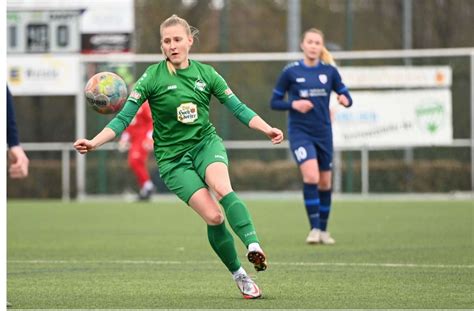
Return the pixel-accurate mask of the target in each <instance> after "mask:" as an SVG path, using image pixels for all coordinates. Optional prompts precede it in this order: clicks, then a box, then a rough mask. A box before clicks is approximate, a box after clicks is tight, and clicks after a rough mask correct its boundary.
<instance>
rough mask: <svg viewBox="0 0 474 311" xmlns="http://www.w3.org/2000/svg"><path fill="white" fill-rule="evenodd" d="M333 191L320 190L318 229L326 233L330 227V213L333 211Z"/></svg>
mask: <svg viewBox="0 0 474 311" xmlns="http://www.w3.org/2000/svg"><path fill="white" fill-rule="evenodd" d="M331 197H332V190H319V200H320V202H321V203H320V204H321V205H320V206H319V226H318V229H320V230H321V231H326V228H327V226H328V219H329V212H330V211H331Z"/></svg>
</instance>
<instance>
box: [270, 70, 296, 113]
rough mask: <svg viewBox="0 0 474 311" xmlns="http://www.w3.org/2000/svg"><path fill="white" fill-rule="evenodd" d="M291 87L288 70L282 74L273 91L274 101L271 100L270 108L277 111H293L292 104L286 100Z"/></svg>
mask: <svg viewBox="0 0 474 311" xmlns="http://www.w3.org/2000/svg"><path fill="white" fill-rule="evenodd" d="M289 87H290V79H289V77H288V70H287V69H285V70H283V72H282V73H281V75H280V77H279V78H278V80H277V83H276V85H275V88H274V89H273V95H272V99H271V100H270V106H271V107H272V109H275V110H289V109H291V103H290V102H289V101H287V100H285V99H284V98H285V94H286V93H287V91H288V88H289Z"/></svg>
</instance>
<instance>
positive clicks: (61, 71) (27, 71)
mask: <svg viewBox="0 0 474 311" xmlns="http://www.w3.org/2000/svg"><path fill="white" fill-rule="evenodd" d="M7 70H8V73H7V74H8V77H7V79H8V86H9V87H10V90H11V92H12V93H13V94H15V95H26V96H28V95H32V96H41V95H76V94H77V93H78V92H79V91H80V90H79V89H78V86H79V75H78V74H77V73H78V72H79V58H78V56H65V55H55V56H52V55H28V56H25V55H22V56H13V55H8V58H7Z"/></svg>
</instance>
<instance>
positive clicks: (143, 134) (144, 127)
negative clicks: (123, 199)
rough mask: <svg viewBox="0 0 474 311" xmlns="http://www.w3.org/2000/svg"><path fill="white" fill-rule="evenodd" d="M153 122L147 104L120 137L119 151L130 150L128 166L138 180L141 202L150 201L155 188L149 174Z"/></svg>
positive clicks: (139, 110) (144, 104)
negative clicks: (148, 165) (148, 164)
mask: <svg viewBox="0 0 474 311" xmlns="http://www.w3.org/2000/svg"><path fill="white" fill-rule="evenodd" d="M152 133H153V120H152V118H151V110H150V106H149V105H148V103H147V102H145V103H143V105H142V106H141V107H140V109H138V112H137V114H136V115H135V117H134V118H133V120H132V122H131V123H130V125H129V127H127V128H126V129H125V131H124V132H123V133H122V136H121V137H120V141H119V150H124V151H125V150H127V149H128V166H129V167H130V169H131V170H132V172H133V174H134V175H135V177H136V179H137V183H138V186H139V188H140V191H139V192H138V200H139V201H148V200H149V199H150V197H151V194H152V192H153V189H154V188H155V186H154V185H153V182H152V181H151V178H150V174H149V173H148V167H147V162H148V155H149V153H150V151H152V150H153V139H152Z"/></svg>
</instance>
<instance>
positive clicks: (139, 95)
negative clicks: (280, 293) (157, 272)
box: [74, 15, 283, 299]
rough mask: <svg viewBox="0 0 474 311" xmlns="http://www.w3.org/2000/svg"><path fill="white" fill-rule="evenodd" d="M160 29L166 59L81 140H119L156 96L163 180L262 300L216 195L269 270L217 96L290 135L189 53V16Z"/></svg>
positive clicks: (260, 124)
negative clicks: (214, 114)
mask: <svg viewBox="0 0 474 311" xmlns="http://www.w3.org/2000/svg"><path fill="white" fill-rule="evenodd" d="M160 34H161V49H162V52H163V53H164V56H165V57H166V60H163V61H161V62H159V63H158V64H155V65H152V66H150V67H148V68H147V70H146V72H145V73H144V74H143V75H142V77H141V78H140V79H139V80H138V81H137V83H136V84H135V88H134V90H133V91H132V92H131V94H130V96H129V98H128V100H127V102H126V103H125V106H124V108H123V109H122V111H121V112H120V113H119V114H118V115H117V116H116V117H115V118H114V119H113V120H112V121H111V122H110V123H109V124H108V125H107V126H106V127H105V128H104V129H103V130H102V131H101V132H100V133H99V134H97V136H95V137H94V138H93V139H92V140H87V139H79V140H77V141H76V142H75V143H74V146H75V148H76V150H77V151H78V152H80V153H82V154H84V153H87V152H89V151H92V150H94V149H97V148H98V147H99V146H101V145H102V144H104V143H106V142H108V141H110V140H112V139H114V138H115V137H116V136H117V135H119V134H120V133H121V132H122V131H123V130H124V129H125V128H126V127H127V126H128V125H129V123H130V121H131V120H132V118H133V116H134V115H135V113H136V112H137V110H138V108H139V107H140V106H141V105H142V103H143V102H144V101H145V100H148V102H149V104H150V108H151V111H152V116H153V123H154V132H153V138H154V142H155V157H156V160H157V163H158V166H159V170H160V174H161V178H162V179H163V181H164V182H165V184H166V185H167V186H168V188H169V189H170V190H171V191H173V192H174V193H175V194H176V195H177V196H178V197H179V198H180V199H181V200H183V201H184V202H186V203H187V204H188V205H189V206H191V208H192V209H194V210H195V211H196V212H197V213H198V214H199V215H200V216H201V217H202V218H203V219H204V221H205V222H206V223H207V232H208V238H209V242H210V244H211V246H212V248H213V249H214V251H215V252H216V253H217V255H218V256H219V258H220V259H221V260H222V262H223V263H224V264H225V266H226V267H227V268H228V269H229V271H230V272H231V273H232V275H233V277H234V280H235V281H236V283H237V286H238V288H239V289H240V291H241V293H242V295H243V296H244V298H247V299H251V298H259V297H261V291H260V289H259V288H258V286H257V285H256V284H255V282H254V281H253V280H252V279H251V278H250V277H249V276H248V275H247V273H246V272H245V270H244V269H243V268H242V266H241V264H240V261H239V258H238V257H237V252H236V249H235V245H234V240H233V238H232V235H231V233H230V232H229V231H228V230H227V228H226V225H225V222H224V216H223V213H222V210H221V209H220V207H219V205H218V204H217V202H216V201H215V199H214V198H213V197H212V196H211V192H212V193H213V194H214V195H215V198H216V199H217V200H219V203H220V204H221V205H222V206H223V208H224V211H225V215H226V217H227V221H228V222H229V225H230V227H231V228H232V229H233V231H234V232H235V233H236V234H237V236H238V237H239V238H240V239H241V240H242V242H243V243H244V244H245V246H246V247H247V249H248V253H247V258H248V260H249V261H250V262H251V263H253V265H254V267H255V269H256V270H257V271H263V270H265V269H266V268H267V262H266V257H265V254H264V252H263V250H262V248H261V246H260V244H259V239H258V237H257V233H256V230H255V227H254V225H253V222H252V219H251V217H250V213H249V211H248V209H247V207H246V206H245V204H244V202H242V200H241V199H239V197H238V196H237V195H236V194H235V192H234V191H233V190H232V186H231V182H230V179H229V172H228V168H227V165H228V159H227V154H226V150H225V148H224V146H223V144H222V139H221V138H220V137H219V136H218V135H217V134H216V130H215V128H214V126H213V125H212V124H211V123H210V121H209V103H210V98H211V95H214V96H216V97H217V99H219V101H220V102H221V103H222V104H224V105H225V106H226V107H227V108H228V109H229V110H231V111H232V113H233V115H234V116H235V117H236V118H237V119H239V120H240V121H241V122H242V123H244V124H245V125H247V126H248V127H250V128H252V129H255V130H258V131H261V132H262V133H264V134H265V135H266V136H267V137H268V138H269V139H270V140H271V141H272V143H274V144H278V143H280V142H281V141H282V140H283V133H282V131H281V130H279V129H277V128H273V127H271V126H270V125H268V124H267V123H266V122H265V121H264V120H263V119H261V118H260V117H259V116H258V115H256V113H255V112H253V111H252V110H251V109H249V108H248V107H247V106H246V105H245V104H243V103H242V102H241V101H240V100H239V99H238V98H237V96H236V95H234V94H233V92H232V91H231V89H230V88H229V87H228V86H227V83H226V82H225V80H224V79H223V78H222V77H221V76H220V75H219V74H218V73H217V72H216V71H215V70H214V68H212V67H211V66H209V65H205V64H202V63H200V62H197V61H193V60H190V59H189V50H190V49H191V46H192V45H193V39H194V34H195V33H193V32H192V31H191V28H190V26H189V24H188V23H187V22H186V20H184V19H182V18H180V17H178V16H176V15H173V16H171V17H169V18H168V19H166V20H165V21H164V22H163V23H162V24H161V26H160Z"/></svg>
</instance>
